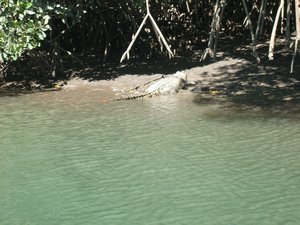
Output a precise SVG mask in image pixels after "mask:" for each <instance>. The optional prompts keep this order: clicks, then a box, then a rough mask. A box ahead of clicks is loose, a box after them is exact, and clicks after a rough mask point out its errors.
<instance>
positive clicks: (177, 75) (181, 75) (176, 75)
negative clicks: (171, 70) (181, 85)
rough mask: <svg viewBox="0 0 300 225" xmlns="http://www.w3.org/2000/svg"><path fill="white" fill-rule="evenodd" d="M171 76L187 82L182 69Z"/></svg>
mask: <svg viewBox="0 0 300 225" xmlns="http://www.w3.org/2000/svg"><path fill="white" fill-rule="evenodd" d="M173 76H174V77H178V78H180V79H182V80H183V81H184V82H187V75H186V73H185V72H183V71H177V72H176V73H175V74H174V75H173Z"/></svg>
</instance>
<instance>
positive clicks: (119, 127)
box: [0, 92, 300, 225]
mask: <svg viewBox="0 0 300 225" xmlns="http://www.w3.org/2000/svg"><path fill="white" fill-rule="evenodd" d="M100 103H101V101H100V100H99V98H98V93H96V92H95V94H93V93H88V94H83V93H77V92H70V93H68V92H62V93H59V92H58V93H39V94H33V95H28V96H26V95H25V96H19V97H7V98H6V97H4V98H0V108H1V110H0V136H1V139H0V146H1V147H0V168H1V170H0V180H1V182H0V205H1V207H0V224H1V225H2V224H4V225H6V224H7V225H11V224H36V225H40V224H49V225H50V224H51V225H52V224H64V225H76V224H80V225H81V224H122V225H123V224H130V225H133V224H137V225H140V224H172V225H175V224H204V225H206V224H207V225H211V224H219V225H220V224H224V225H225V224H232V225H241V224H243V225H247V224H249V225H250V224H251V225H253V224H297V223H298V221H299V219H300V218H299V211H300V201H299V198H300V191H299V190H300V188H299V186H300V176H299V175H300V174H299V171H300V164H299V160H300V154H299V145H300V132H299V131H300V126H299V125H298V122H299V114H297V113H289V111H282V113H274V112H268V111H259V110H258V111H255V110H245V109H244V110H242V111H240V110H237V109H236V108H235V109H234V110H232V108H231V107H229V106H228V105H226V104H225V105H222V106H221V105H220V104H217V103H212V104H195V103H194V101H193V96H192V95H188V94H187V95H177V96H162V97H157V98H149V99H144V100H137V101H120V102H111V103H106V104H100Z"/></svg>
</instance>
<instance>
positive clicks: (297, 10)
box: [290, 0, 300, 73]
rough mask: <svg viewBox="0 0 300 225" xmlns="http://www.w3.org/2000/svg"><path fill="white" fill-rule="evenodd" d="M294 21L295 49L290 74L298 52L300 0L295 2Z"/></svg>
mask: <svg viewBox="0 0 300 225" xmlns="http://www.w3.org/2000/svg"><path fill="white" fill-rule="evenodd" d="M295 20H296V32H297V34H296V40H295V49H294V55H293V59H292V63H291V71H290V72H291V73H293V71H294V63H295V59H296V55H297V50H298V41H299V40H300V0H295Z"/></svg>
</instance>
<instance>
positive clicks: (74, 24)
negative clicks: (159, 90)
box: [0, 0, 293, 77]
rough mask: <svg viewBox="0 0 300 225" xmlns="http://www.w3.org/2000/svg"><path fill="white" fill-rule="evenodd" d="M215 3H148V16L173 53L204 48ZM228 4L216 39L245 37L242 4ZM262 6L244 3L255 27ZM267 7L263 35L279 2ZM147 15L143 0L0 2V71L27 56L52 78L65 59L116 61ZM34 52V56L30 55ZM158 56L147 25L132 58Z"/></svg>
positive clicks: (256, 1) (250, 0)
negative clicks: (153, 21)
mask: <svg viewBox="0 0 300 225" xmlns="http://www.w3.org/2000/svg"><path fill="white" fill-rule="evenodd" d="M216 2H217V1H216V0H203V1H198V0H150V1H149V3H150V7H151V8H150V10H151V14H152V15H153V17H154V18H155V20H156V21H157V23H158V26H159V27H160V29H161V31H162V32H163V34H164V36H165V37H166V39H167V41H168V43H169V44H170V45H171V48H172V50H174V51H176V54H183V53H187V52H189V51H191V50H193V49H197V50H204V49H205V47H206V43H205V42H204V41H203V40H204V39H207V37H208V35H209V32H210V30H211V29H210V26H211V22H212V16H213V13H214V5H215V3H216ZM226 2H227V4H226V10H225V13H224V19H223V23H222V29H221V34H220V35H223V36H225V35H227V36H235V35H237V34H238V35H239V36H242V35H245V34H247V35H248V30H247V28H246V26H247V24H246V23H243V21H246V20H245V13H244V11H243V4H242V1H226ZM261 2H262V1H261V0H260V1H259V0H247V4H248V7H249V9H250V16H251V20H253V24H254V26H255V25H256V21H257V17H258V9H259V7H260V4H261ZM267 2H268V4H267V10H266V13H265V15H264V16H265V18H266V19H265V22H264V28H263V29H264V32H265V33H269V31H270V30H271V28H272V23H273V22H272V21H273V19H274V17H275V13H274V12H276V9H277V7H278V1H270V0H269V1H267ZM145 10H146V9H145V0H126V1H124V0H122V1H120V0H0V69H1V67H3V65H5V64H6V65H7V64H8V63H9V62H12V61H15V60H17V61H18V59H19V60H20V59H22V58H24V57H21V56H25V55H26V56H32V55H34V57H35V59H34V60H31V61H38V62H39V65H41V64H43V65H46V66H44V67H45V68H42V69H41V70H43V71H46V72H45V73H47V74H51V76H52V77H55V76H57V74H62V73H63V72H64V71H65V68H64V59H65V58H66V57H69V58H68V59H75V55H76V56H80V55H96V56H97V57H96V58H97V59H101V60H102V63H106V62H108V61H109V60H111V61H119V59H120V56H121V54H122V53H123V52H124V50H125V49H126V48H127V46H128V44H129V42H130V40H131V38H132V35H133V34H134V33H135V32H136V31H137V29H138V27H139V24H140V23H141V21H142V20H143V17H144V15H145V13H146V12H145ZM232 12H234V13H232ZM283 22H284V21H283ZM292 22H293V21H292ZM291 27H292V26H291ZM226 32H227V33H226ZM245 32H246V33H245ZM245 37H246V36H245ZM37 47H40V48H38V49H39V51H36V52H38V53H36V52H35V54H32V53H33V51H32V50H34V49H37ZM24 53H28V54H24ZM161 54H163V53H160V45H159V44H158V42H157V39H156V37H155V33H154V32H153V30H151V24H146V26H145V27H144V29H143V31H142V32H141V35H140V36H139V38H138V39H137V41H136V43H135V45H134V47H133V49H132V55H136V56H137V57H141V58H142V59H146V58H150V57H155V56H160V55H161ZM70 56H71V58H70ZM137 57H136V58H137ZM136 58H135V59H136ZM76 60H77V59H76ZM44 61H47V62H46V63H44ZM77 61H78V60H77ZM69 62H70V61H69ZM97 63H101V62H99V61H98V62H97ZM0 72H1V71H0ZM45 73H43V74H45Z"/></svg>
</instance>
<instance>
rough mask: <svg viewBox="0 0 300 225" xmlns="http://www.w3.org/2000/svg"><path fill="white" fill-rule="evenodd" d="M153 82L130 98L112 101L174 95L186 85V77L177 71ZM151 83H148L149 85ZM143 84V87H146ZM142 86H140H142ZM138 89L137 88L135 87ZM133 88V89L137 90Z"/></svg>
mask: <svg viewBox="0 0 300 225" xmlns="http://www.w3.org/2000/svg"><path fill="white" fill-rule="evenodd" d="M154 81H155V82H154V83H153V84H151V85H149V87H148V88H147V89H146V90H145V91H144V92H143V93H140V94H136V95H132V96H124V97H121V98H117V99H114V100H116V101H117V100H131V99H139V98H143V97H152V96H155V95H166V94H175V93H177V92H178V91H179V90H181V89H182V88H184V87H185V85H186V83H187V75H186V73H184V72H182V71H178V72H176V73H175V74H172V75H169V76H163V77H161V78H160V79H158V80H157V79H156V80H154ZM149 83H152V82H148V83H146V84H149ZM146 84H144V85H146ZM144 85H142V86H144ZM137 88H138V87H137ZM137 88H134V89H137Z"/></svg>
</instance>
